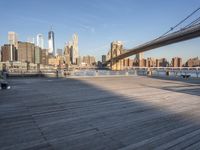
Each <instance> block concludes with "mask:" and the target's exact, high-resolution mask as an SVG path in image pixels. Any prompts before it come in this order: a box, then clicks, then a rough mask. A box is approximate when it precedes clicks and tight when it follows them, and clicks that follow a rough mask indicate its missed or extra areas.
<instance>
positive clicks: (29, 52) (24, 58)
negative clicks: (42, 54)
mask: <svg viewBox="0 0 200 150" xmlns="http://www.w3.org/2000/svg"><path fill="white" fill-rule="evenodd" d="M34 55H35V45H34V44H33V43H29V42H18V61H21V62H27V63H34V62H35V56H34Z"/></svg>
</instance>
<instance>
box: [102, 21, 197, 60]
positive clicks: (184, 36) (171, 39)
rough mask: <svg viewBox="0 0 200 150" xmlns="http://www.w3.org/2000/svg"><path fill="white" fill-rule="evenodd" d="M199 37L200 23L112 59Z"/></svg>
mask: <svg viewBox="0 0 200 150" xmlns="http://www.w3.org/2000/svg"><path fill="white" fill-rule="evenodd" d="M197 37H200V24H197V25H195V26H192V27H190V28H186V29H183V30H180V31H177V32H174V33H171V34H168V35H166V36H163V37H161V38H158V39H155V40H152V41H150V42H147V43H144V44H142V45H139V46H137V47H135V48H132V49H128V50H125V51H126V52H124V53H123V54H121V55H118V56H116V57H114V58H112V61H117V60H120V59H124V58H126V57H129V56H132V55H135V54H138V53H141V52H145V51H148V50H152V49H155V48H159V47H162V46H166V45H169V44H174V43H177V42H181V41H185V40H190V39H193V38H197ZM110 62H111V60H108V61H106V62H105V64H109V63H110Z"/></svg>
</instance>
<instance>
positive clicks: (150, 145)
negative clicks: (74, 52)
mask: <svg viewBox="0 0 200 150" xmlns="http://www.w3.org/2000/svg"><path fill="white" fill-rule="evenodd" d="M10 83H11V86H12V88H11V89H10V90H1V91H0V149H1V150H10V149H11V150H18V149H19V150H21V149H30V150H42V149H44V150H45V149H54V150H60V149H62V150H70V149H74V150H81V149H83V150H94V149H95V150H98V149H104V150H107V149H108V150H112V149H113V150H115V149H130V150H132V149H156V148H157V149H191V150H194V149H200V80H196V81H192V82H191V83H190V82H189V81H187V82H185V81H170V80H162V79H153V78H147V77H113V78H112V77H107V78H82V79H78V78H75V79H51V78H49V79H48V78H32V79H12V80H10Z"/></svg>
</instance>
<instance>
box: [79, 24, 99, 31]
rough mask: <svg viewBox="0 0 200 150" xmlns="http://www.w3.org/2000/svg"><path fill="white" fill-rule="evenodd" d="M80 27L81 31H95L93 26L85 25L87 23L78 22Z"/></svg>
mask: <svg viewBox="0 0 200 150" xmlns="http://www.w3.org/2000/svg"><path fill="white" fill-rule="evenodd" d="M80 29H81V30H83V31H90V32H91V33H95V32H96V30H95V28H94V27H92V26H87V25H84V24H80Z"/></svg>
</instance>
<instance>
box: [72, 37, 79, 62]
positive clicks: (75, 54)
mask: <svg viewBox="0 0 200 150" xmlns="http://www.w3.org/2000/svg"><path fill="white" fill-rule="evenodd" d="M78 57H79V55H78V35H77V34H76V33H75V34H74V35H73V53H72V63H73V64H77V60H78Z"/></svg>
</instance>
